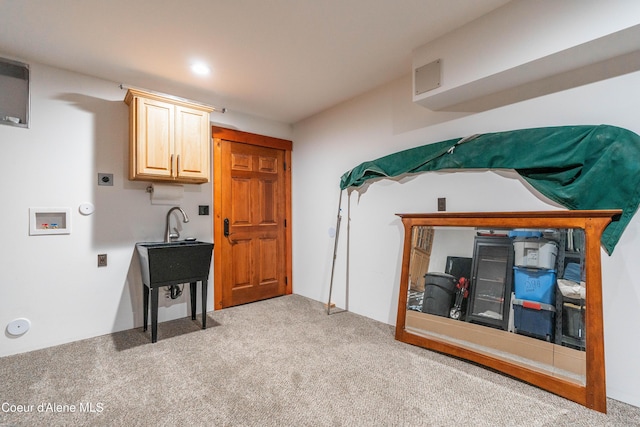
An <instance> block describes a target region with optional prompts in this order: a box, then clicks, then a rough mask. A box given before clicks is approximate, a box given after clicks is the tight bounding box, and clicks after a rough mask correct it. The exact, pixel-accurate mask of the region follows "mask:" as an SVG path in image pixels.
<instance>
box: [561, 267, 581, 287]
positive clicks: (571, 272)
mask: <svg viewBox="0 0 640 427" xmlns="http://www.w3.org/2000/svg"><path fill="white" fill-rule="evenodd" d="M564 278H565V279H567V280H571V281H573V282H580V281H581V280H582V269H581V268H580V264H577V263H575V262H570V263H568V264H567V266H566V267H565V268H564Z"/></svg>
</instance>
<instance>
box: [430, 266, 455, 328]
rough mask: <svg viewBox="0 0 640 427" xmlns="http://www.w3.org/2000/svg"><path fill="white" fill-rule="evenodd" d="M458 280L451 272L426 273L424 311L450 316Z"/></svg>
mask: <svg viewBox="0 0 640 427" xmlns="http://www.w3.org/2000/svg"><path fill="white" fill-rule="evenodd" d="M456 284H457V280H456V278H455V277H454V276H452V275H451V274H446V273H427V274H425V275H424V298H423V300H422V312H423V313H429V314H435V315H437V316H442V317H449V311H450V310H451V306H452V305H453V297H454V295H455V293H456Z"/></svg>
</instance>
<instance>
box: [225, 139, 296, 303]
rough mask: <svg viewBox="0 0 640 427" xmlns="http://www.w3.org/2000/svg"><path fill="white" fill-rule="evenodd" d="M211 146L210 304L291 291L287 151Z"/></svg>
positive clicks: (233, 143) (244, 145) (230, 144)
mask: <svg viewBox="0 0 640 427" xmlns="http://www.w3.org/2000/svg"><path fill="white" fill-rule="evenodd" d="M243 134H244V133H242V132H237V131H234V132H233V135H232V136H233V137H234V139H236V140H237V139H242V140H245V141H246V138H238V136H244V137H246V135H243ZM249 135H251V134H249ZM214 146H215V150H214V156H215V157H216V158H215V159H214V161H215V165H216V167H215V172H216V177H215V182H214V188H215V195H214V199H215V200H214V201H215V203H216V205H215V221H214V234H215V236H214V237H215V242H216V246H215V248H216V251H215V254H216V255H214V299H215V307H216V308H224V307H231V306H234V305H238V304H244V303H248V302H253V301H258V300H262V299H267V298H272V297H275V296H280V295H284V294H286V293H291V286H290V283H289V277H290V265H291V263H290V258H291V256H290V232H289V230H290V218H289V216H290V208H289V206H290V203H289V202H288V201H289V200H290V198H289V197H290V196H289V193H290V185H289V182H290V181H289V179H290V178H289V172H288V166H287V161H286V160H287V159H288V158H289V157H290V155H289V153H290V151H288V150H285V149H281V148H273V147H265V146H260V145H254V144H250V143H246V142H238V141H233V140H230V139H221V138H220V139H219V138H215V139H214Z"/></svg>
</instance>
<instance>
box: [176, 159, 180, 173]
mask: <svg viewBox="0 0 640 427" xmlns="http://www.w3.org/2000/svg"><path fill="white" fill-rule="evenodd" d="M178 175H180V154H178V155H177V156H176V177H177V176H178Z"/></svg>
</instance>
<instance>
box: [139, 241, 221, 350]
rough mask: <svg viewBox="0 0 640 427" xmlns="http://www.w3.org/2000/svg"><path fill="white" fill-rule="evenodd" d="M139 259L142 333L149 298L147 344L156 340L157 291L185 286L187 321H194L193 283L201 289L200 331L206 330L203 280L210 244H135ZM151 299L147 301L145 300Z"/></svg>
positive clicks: (208, 266)
mask: <svg viewBox="0 0 640 427" xmlns="http://www.w3.org/2000/svg"><path fill="white" fill-rule="evenodd" d="M136 250H137V252H138V255H139V258H140V271H141V272H142V283H143V286H142V288H143V295H144V296H143V297H144V308H143V310H144V330H145V331H146V330H147V320H148V313H149V299H151V342H156V341H157V338H158V293H159V292H158V289H159V288H160V287H162V286H172V285H179V284H183V283H189V288H190V293H191V319H193V320H195V318H196V284H197V282H200V283H201V286H202V329H205V328H206V327H207V323H206V322H207V281H208V278H209V269H210V267H211V255H212V253H213V243H206V242H199V241H192V240H180V241H175V242H167V243H164V242H141V243H136ZM149 297H151V298H149Z"/></svg>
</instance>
